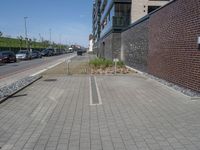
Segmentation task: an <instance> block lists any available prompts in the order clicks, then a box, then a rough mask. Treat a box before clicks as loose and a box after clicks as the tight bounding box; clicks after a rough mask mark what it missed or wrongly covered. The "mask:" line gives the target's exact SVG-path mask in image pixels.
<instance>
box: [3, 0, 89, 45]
mask: <svg viewBox="0 0 200 150" xmlns="http://www.w3.org/2000/svg"><path fill="white" fill-rule="evenodd" d="M25 16H27V17H29V18H28V20H27V26H28V36H29V37H31V38H33V37H34V38H37V39H38V40H39V39H40V38H39V34H41V36H42V37H43V38H44V39H46V40H49V39H50V38H49V37H50V36H49V29H51V30H52V40H53V41H55V42H59V41H60V39H61V42H62V43H63V44H66V43H68V44H69V43H77V44H81V45H84V46H87V45H88V36H89V34H90V33H91V31H92V21H91V20H92V0H1V3H0V31H2V32H3V33H4V35H10V36H12V37H16V36H19V35H22V36H24V34H25V33H24V17H25Z"/></svg>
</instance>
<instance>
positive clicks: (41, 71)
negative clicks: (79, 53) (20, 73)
mask: <svg viewBox="0 0 200 150" xmlns="http://www.w3.org/2000/svg"><path fill="white" fill-rule="evenodd" d="M75 56H76V55H72V56H69V57H67V58H66V59H65V58H62V59H60V60H59V62H58V63H56V64H54V65H51V66H49V67H47V68H45V69H42V70H40V71H38V72H36V73H34V74H32V75H30V76H31V77H33V76H36V75H39V74H41V73H43V72H45V71H47V70H49V69H51V68H53V67H56V66H57V65H59V64H61V63H63V62H65V60H69V59H72V58H73V57H75Z"/></svg>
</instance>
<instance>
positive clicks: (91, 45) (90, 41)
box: [88, 34, 94, 52]
mask: <svg viewBox="0 0 200 150" xmlns="http://www.w3.org/2000/svg"><path fill="white" fill-rule="evenodd" d="M93 43H94V40H93V35H92V34H90V35H89V49H88V52H93V45H94V44H93Z"/></svg>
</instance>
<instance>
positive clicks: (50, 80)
mask: <svg viewBox="0 0 200 150" xmlns="http://www.w3.org/2000/svg"><path fill="white" fill-rule="evenodd" d="M44 81H45V82H55V81H57V79H45V80H44Z"/></svg>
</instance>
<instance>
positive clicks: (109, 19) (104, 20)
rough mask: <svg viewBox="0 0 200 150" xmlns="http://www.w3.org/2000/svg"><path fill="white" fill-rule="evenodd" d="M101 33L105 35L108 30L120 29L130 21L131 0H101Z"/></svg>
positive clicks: (101, 35)
mask: <svg viewBox="0 0 200 150" xmlns="http://www.w3.org/2000/svg"><path fill="white" fill-rule="evenodd" d="M100 12H101V21H100V23H101V34H100V37H103V36H105V35H106V34H107V33H109V32H110V31H120V30H121V29H123V28H125V27H127V26H128V25H130V23H131V15H130V14H131V0H102V3H101V6H100Z"/></svg>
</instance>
